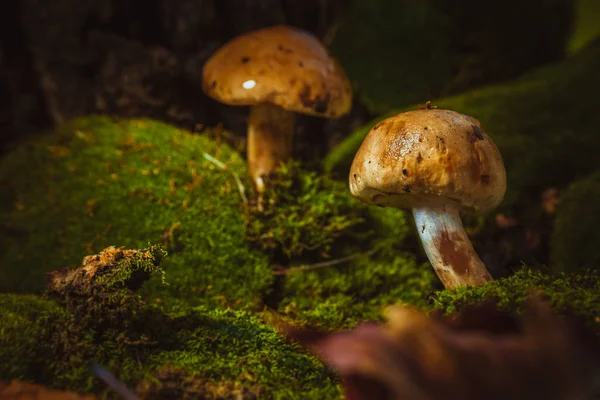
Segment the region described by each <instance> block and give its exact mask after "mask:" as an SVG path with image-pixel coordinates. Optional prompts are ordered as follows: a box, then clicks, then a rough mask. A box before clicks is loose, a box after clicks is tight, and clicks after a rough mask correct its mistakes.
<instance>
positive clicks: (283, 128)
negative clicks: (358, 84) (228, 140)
mask: <svg viewBox="0 0 600 400" xmlns="http://www.w3.org/2000/svg"><path fill="white" fill-rule="evenodd" d="M202 80H203V90H204V92H205V93H206V94H207V95H208V96H210V97H212V98H213V99H215V100H217V101H219V102H221V103H225V104H228V105H237V106H251V109H250V115H249V118H248V132H247V134H248V146H247V155H248V166H249V169H250V175H251V176H252V179H253V182H254V185H255V188H256V189H257V191H258V193H259V194H260V193H263V192H264V190H265V178H267V177H268V176H269V175H270V174H272V173H273V172H274V171H275V170H276V169H277V168H278V167H279V165H280V164H281V163H282V162H285V161H286V160H287V159H288V158H289V157H290V156H291V153H292V139H293V135H294V127H295V113H300V114H306V115H311V116H318V117H325V118H339V117H341V116H343V115H345V114H347V113H348V112H349V111H350V108H351V104H352V89H351V87H350V82H349V81H348V78H347V77H346V74H345V73H344V71H343V70H342V68H341V67H340V65H339V64H338V63H337V61H336V60H334V59H333V58H331V57H330V56H329V54H328V52H327V49H326V48H325V46H324V45H323V44H322V43H321V42H320V41H319V40H318V39H317V38H316V37H314V36H313V35H311V34H310V33H308V32H305V31H302V30H300V29H297V28H293V27H290V26H273V27H269V28H264V29H260V30H257V31H253V32H249V33H246V34H244V35H241V36H238V37H236V38H234V39H232V40H231V41H230V42H228V43H226V44H225V45H224V46H223V47H221V48H220V49H218V50H217V51H216V52H215V53H214V54H213V55H212V57H211V58H210V59H209V60H208V61H207V62H206V64H205V65H204V68H203V71H202Z"/></svg>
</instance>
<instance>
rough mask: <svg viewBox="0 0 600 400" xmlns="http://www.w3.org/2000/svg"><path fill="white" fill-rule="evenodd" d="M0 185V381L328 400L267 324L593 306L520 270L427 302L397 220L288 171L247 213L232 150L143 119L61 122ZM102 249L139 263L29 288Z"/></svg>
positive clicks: (593, 311) (5, 163) (11, 162)
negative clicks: (533, 295)
mask: <svg viewBox="0 0 600 400" xmlns="http://www.w3.org/2000/svg"><path fill="white" fill-rule="evenodd" d="M234 174H236V176H237V178H239V181H238V180H236V176H234ZM0 182H1V183H2V187H3V188H6V191H5V192H4V193H5V194H6V196H3V197H2V200H1V202H0V215H1V218H0V239H1V240H0V246H1V247H2V248H1V249H0V250H1V251H0V265H1V266H2V268H1V269H0V276H1V278H2V279H1V280H0V282H1V283H0V292H1V293H0V319H1V320H2V321H3V324H2V325H1V329H0V359H2V360H8V361H7V362H3V363H2V365H1V366H0V379H2V380H9V379H23V380H27V381H32V382H36V383H42V384H46V385H49V386H51V387H56V388H64V389H72V390H78V391H82V392H90V393H95V394H101V395H103V394H106V395H108V396H109V397H111V396H113V395H112V394H110V393H111V392H110V391H108V392H107V389H106V387H105V386H104V385H103V384H102V383H101V382H100V381H99V380H98V379H97V378H95V377H94V375H93V374H92V373H91V372H90V370H89V368H88V367H89V363H92V362H93V363H97V364H100V365H102V366H104V367H105V368H107V369H108V370H109V371H111V372H113V373H114V374H115V375H116V376H117V377H118V378H119V379H121V380H123V381H124V382H125V383H126V384H127V385H128V386H130V387H131V388H133V389H135V391H136V392H137V393H138V394H141V395H142V396H148V397H147V398H153V397H152V396H156V395H157V394H160V395H161V396H163V397H168V396H171V398H184V397H185V396H204V398H234V397H235V398H255V397H256V396H260V398H286V399H287V398H311V399H312V398H321V399H334V398H339V395H340V382H339V380H338V378H337V377H336V376H335V375H334V374H333V373H332V372H331V371H329V370H328V369H327V368H326V367H325V366H324V365H323V364H322V363H321V362H319V361H318V360H317V359H315V358H314V357H313V356H311V355H309V354H307V353H306V352H305V351H304V350H303V349H301V348H299V347H298V346H296V345H293V344H291V343H289V342H287V341H286V340H284V338H283V337H282V336H281V334H280V333H279V332H278V329H277V321H281V319H283V320H285V321H287V322H291V323H294V324H300V325H313V326H314V325H318V326H321V327H325V328H328V329H335V328H341V327H349V326H353V325H355V324H356V323H357V322H360V321H363V320H367V319H368V320H373V319H375V320H377V319H379V318H380V311H381V310H382V308H383V307H385V306H387V305H389V304H394V303H398V302H401V303H406V304H412V305H415V306H418V307H420V308H423V309H428V310H429V309H436V308H442V309H445V310H447V311H452V310H455V309H460V307H462V306H463V305H468V304H470V303H473V302H477V301H481V300H482V299H485V298H495V299H498V300H500V301H501V304H503V305H504V306H505V307H507V308H510V309H514V310H518V309H519V305H520V304H521V300H523V299H524V298H525V296H526V294H527V292H528V291H529V290H530V289H531V288H535V287H538V288H542V289H547V290H548V293H549V296H550V298H551V299H552V304H553V305H554V306H555V308H556V309H557V310H559V311H565V310H566V309H567V308H569V309H574V310H576V311H577V313H578V314H580V315H582V316H583V317H584V318H586V320H587V321H588V322H589V321H594V318H595V316H597V315H598V313H599V311H600V304H599V298H600V294H599V293H600V290H598V279H597V277H595V276H593V277H592V276H587V275H577V276H572V275H564V276H562V277H558V276H557V275H549V274H548V273H546V272H542V271H535V270H523V272H519V273H518V274H517V275H514V276H513V277H511V278H509V279H506V280H501V281H496V282H492V283H491V284H489V285H486V286H484V287H482V288H477V289H464V290H461V291H458V292H456V293H453V294H450V293H448V292H445V291H440V289H441V286H440V284H439V282H438V281H437V278H436V277H435V276H434V274H433V272H432V270H431V268H430V266H429V264H428V263H427V262H425V261H424V258H423V257H422V255H421V253H420V249H419V245H418V242H417V240H416V237H415V235H414V231H413V225H412V222H411V220H410V214H407V213H406V212H403V211H400V210H393V209H387V208H372V207H366V206H364V205H363V204H361V203H360V202H358V201H357V200H356V199H353V198H352V197H351V196H350V195H349V193H348V189H347V185H346V182H345V181H336V180H334V179H332V178H331V177H329V176H327V175H323V174H320V173H317V172H315V171H306V170H303V169H302V167H300V166H299V165H298V164H296V163H290V164H289V165H286V166H285V167H284V168H282V170H281V171H280V173H279V174H278V175H277V176H276V177H275V178H274V179H273V181H272V189H271V190H270V191H269V192H268V193H267V194H266V195H265V200H266V202H265V204H266V207H265V208H264V210H261V211H259V210H257V209H255V208H253V207H252V203H251V202H249V203H245V202H244V196H242V195H241V194H240V191H239V189H240V187H239V185H238V183H241V185H242V187H244V188H245V192H244V193H245V196H247V197H249V198H250V199H252V196H253V193H252V192H251V190H250V185H249V180H248V178H247V170H246V166H245V163H244V161H243V159H242V157H241V156H240V154H239V153H237V152H235V151H234V150H232V149H231V148H229V147H228V146H227V145H225V144H223V143H220V142H219V140H218V139H217V140H213V139H210V138H209V135H208V134H201V135H198V134H190V133H188V132H184V131H181V130H178V129H175V128H173V127H171V126H168V125H165V124H162V123H159V122H156V121H151V120H116V119H111V118H106V117H90V118H86V119H80V120H76V121H72V122H70V123H67V124H65V125H63V126H62V127H60V128H59V129H58V130H57V131H56V132H53V133H48V134H46V135H43V136H40V137H38V138H35V139H33V140H31V141H28V142H26V143H23V144H22V145H20V146H18V147H17V148H16V149H15V150H14V151H12V152H11V153H9V154H8V155H7V156H6V157H5V158H4V159H3V160H2V161H0ZM149 243H153V244H152V245H150V246H149ZM110 245H118V246H125V248H126V249H143V250H140V251H138V252H135V251H133V252H124V253H123V254H122V255H120V256H119V257H117V258H116V260H117V261H115V262H109V263H108V264H110V265H111V268H112V269H109V270H108V272H103V273H102V274H100V275H99V277H98V278H97V279H96V280H94V279H92V280H91V281H90V280H89V279H87V278H85V279H83V278H81V279H83V281H78V280H74V281H73V282H88V283H89V282H92V283H93V284H94V285H96V286H93V290H89V289H86V290H83V289H82V286H81V285H75V284H73V283H70V284H68V285H64V284H61V285H58V286H57V285H56V284H54V285H50V286H46V283H47V280H48V279H51V281H52V277H57V276H58V277H65V276H70V275H68V274H66V275H65V273H63V272H58V273H57V272H53V273H52V274H51V275H48V276H46V275H45V274H46V273H48V272H50V271H55V270H57V269H59V268H62V267H67V266H77V265H80V264H81V263H82V259H83V257H84V256H86V255H90V254H95V253H98V252H99V251H100V250H102V249H104V248H105V247H107V246H110ZM115 251H116V250H115ZM119 254H120V253H119ZM136 254H137V256H136ZM100 259H102V258H100ZM86 260H87V261H84V264H86V263H92V262H94V260H95V258H91V259H90V258H88V259H86ZM86 265H87V264H86ZM526 271H532V272H526ZM141 272H143V273H144V279H141V280H140V278H139V276H140V275H139V274H140V273H141ZM148 274H150V275H151V276H146V275H148ZM61 279H62V278H61ZM86 279H87V280H86ZM60 282H63V281H62V280H61V281H60ZM134 283H135V284H134ZM57 288H62V289H60V290H58V289H57ZM65 288H67V289H65ZM83 288H84V289H85V286H84V287H83ZM65 290H66V291H65ZM84 299H85V301H84ZM236 396H237V397H236ZM144 398H146V397H144ZM154 398H155V397H154Z"/></svg>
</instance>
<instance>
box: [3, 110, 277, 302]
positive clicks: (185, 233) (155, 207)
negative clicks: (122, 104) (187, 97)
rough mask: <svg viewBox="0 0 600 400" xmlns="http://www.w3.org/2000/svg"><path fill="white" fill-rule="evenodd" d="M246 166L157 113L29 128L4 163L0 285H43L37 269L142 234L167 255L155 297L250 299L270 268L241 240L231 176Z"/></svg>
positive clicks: (137, 243)
mask: <svg viewBox="0 0 600 400" xmlns="http://www.w3.org/2000/svg"><path fill="white" fill-rule="evenodd" d="M207 155H208V158H210V157H214V158H216V159H217V160H219V161H221V162H222V163H224V164H225V165H226V166H227V168H228V169H226V170H223V169H221V168H219V167H218V166H217V165H215V164H214V163H213V162H211V161H210V160H209V159H207V157H205V156H207ZM245 171H246V169H245V162H244V160H243V159H242V158H241V157H240V155H239V154H238V153H236V152H234V151H233V150H232V149H231V148H229V147H227V146H226V145H224V144H216V142H215V141H212V140H210V139H208V138H207V137H206V136H201V135H191V134H189V133H187V132H182V131H180V130H178V129H176V128H173V127H171V126H168V125H165V124H162V123H158V122H155V121H148V120H133V121H115V120H111V119H109V118H102V117H95V118H88V119H80V120H76V121H73V122H71V123H67V124H66V125H64V126H62V127H60V128H59V129H58V131H56V132H54V133H52V134H47V135H45V136H43V137H39V138H36V139H34V140H32V141H30V142H28V143H26V144H24V145H22V146H20V147H18V148H17V149H16V150H14V151H13V152H11V153H10V154H7V155H6V156H5V157H4V158H3V159H2V161H1V162H0V187H2V191H3V193H2V196H1V197H0V265H1V266H2V268H1V269H0V290H2V291H7V290H10V291H21V292H24V291H32V290H39V289H41V288H42V286H43V283H44V273H45V272H48V271H50V270H53V269H57V268H61V267H65V266H69V265H76V264H77V263H78V262H79V261H80V260H81V258H82V257H83V256H84V255H86V254H92V253H95V252H97V251H98V250H100V249H102V248H104V247H106V246H109V245H117V246H126V247H128V248H139V247H144V246H145V245H146V244H147V243H148V242H149V241H150V242H153V243H164V244H165V245H166V246H167V249H168V251H169V253H170V255H171V256H170V257H169V259H168V260H166V261H165V268H167V269H168V270H169V285H168V286H166V287H163V286H161V285H160V282H159V280H157V282H155V283H154V284H153V283H151V284H150V285H149V286H148V288H147V292H148V293H151V294H152V295H153V296H156V297H158V298H160V299H162V300H163V301H165V300H166V301H173V299H185V300H189V301H191V303H200V302H205V303H211V304H213V303H214V304H217V303H218V304H222V303H231V304H233V303H235V302H236V301H238V300H239V299H242V300H243V302H242V303H243V304H244V305H252V304H256V303H258V302H259V300H260V297H261V296H262V294H263V293H265V292H266V291H268V290H269V287H270V285H271V283H272V275H271V270H270V266H269V263H268V260H267V257H266V256H264V255H263V254H262V253H261V252H260V251H258V250H255V249H253V248H251V247H250V246H248V245H247V241H246V239H245V229H244V224H243V220H242V214H241V211H240V206H241V204H242V198H241V196H240V193H239V192H238V187H237V185H236V181H235V179H234V177H233V175H232V173H233V172H237V173H238V174H241V175H243V174H245Z"/></svg>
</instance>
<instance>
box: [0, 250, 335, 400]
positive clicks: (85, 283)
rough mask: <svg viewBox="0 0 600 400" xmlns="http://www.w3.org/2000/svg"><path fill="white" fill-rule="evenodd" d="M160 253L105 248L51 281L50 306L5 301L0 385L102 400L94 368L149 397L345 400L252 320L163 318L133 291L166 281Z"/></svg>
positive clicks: (198, 314) (307, 360) (201, 313)
mask: <svg viewBox="0 0 600 400" xmlns="http://www.w3.org/2000/svg"><path fill="white" fill-rule="evenodd" d="M161 251H162V250H161V249H160V248H158V247H151V248H149V249H148V250H143V251H130V250H126V251H123V250H119V249H114V248H112V249H111V248H108V249H105V250H104V251H103V252H101V253H100V254H99V255H98V256H94V257H93V258H91V259H90V258H89V257H88V258H86V259H85V260H84V264H83V265H82V266H81V267H78V268H76V269H74V270H70V271H69V273H67V274H65V273H63V272H61V271H58V272H57V273H56V274H54V275H53V279H52V280H51V282H50V284H49V286H48V289H49V291H50V293H51V296H52V298H49V297H47V296H39V295H23V294H5V293H3V294H0V318H1V320H2V321H3V324H2V329H0V358H1V359H2V363H0V379H2V380H11V379H23V380H27V381H33V382H35V383H41V384H46V385H49V386H51V387H54V388H67V389H70V390H77V391H82V392H92V393H95V394H98V393H102V392H103V391H105V390H106V388H105V386H104V384H103V383H102V382H101V381H100V380H98V379H97V378H96V377H94V375H93V374H92V371H91V370H90V369H89V366H90V363H94V364H100V365H102V366H104V367H105V368H107V369H108V370H109V371H111V372H113V373H114V374H115V375H116V376H117V377H118V378H119V379H121V380H122V381H123V382H124V383H126V384H127V385H129V386H130V387H132V388H136V387H137V388H138V391H139V392H142V393H145V394H146V395H148V397H147V398H157V397H156V396H157V393H163V394H166V393H169V392H170V393H171V394H173V393H175V394H177V393H182V392H186V391H189V390H193V392H192V395H193V394H194V393H195V394H196V395H199V394H203V397H202V398H234V397H235V396H234V395H235V394H236V393H237V394H241V393H246V394H247V395H248V396H246V397H243V398H256V396H257V395H261V398H263V397H264V398H300V397H302V396H304V395H306V396H309V398H336V397H337V396H339V388H338V387H337V380H336V378H335V377H334V376H333V375H332V374H331V372H329V371H328V370H327V369H326V368H325V367H324V366H323V365H322V364H321V363H320V362H319V361H317V360H316V359H315V358H313V357H312V356H310V355H308V354H306V353H303V352H302V351H300V349H299V348H297V347H296V346H293V345H291V344H289V343H287V342H286V341H285V340H284V339H283V338H282V337H281V336H280V335H279V334H278V333H277V332H276V331H275V330H274V329H273V328H271V327H269V326H268V325H266V324H264V323H262V322H261V321H260V320H259V318H258V317H256V316H254V315H252V314H250V313H248V312H246V311H233V310H220V311H218V310H217V311H207V310H205V309H193V308H185V309H183V308H180V309H179V312H177V313H165V312H164V311H162V310H160V309H159V308H158V307H156V306H155V305H153V304H149V303H147V302H145V301H143V300H142V298H141V297H139V296H138V295H137V294H136V293H135V292H133V291H132V290H130V289H129V287H131V286H132V284H133V283H134V282H135V281H136V279H137V278H136V276H137V274H138V273H140V272H151V271H153V270H154V271H155V272H159V271H158V270H157V268H156V264H157V263H158V262H159V261H160V255H161ZM90 271H91V272H90ZM90 275H91V276H92V277H91V278H90ZM117 276H119V277H121V278H122V279H119V280H118V282H121V284H117V281H115V280H114V279H112V278H114V277H117ZM135 286H139V285H135ZM57 287H60V288H62V290H59V291H57V290H56V288H57ZM82 293H85V296H84V297H82V296H81V295H82ZM174 384H179V385H180V386H178V387H173V385H174ZM178 391H179V392H178ZM263 395H264V396H263ZM183 397H184V396H181V397H177V398H183ZM169 398H172V397H169ZM235 398H239V397H235Z"/></svg>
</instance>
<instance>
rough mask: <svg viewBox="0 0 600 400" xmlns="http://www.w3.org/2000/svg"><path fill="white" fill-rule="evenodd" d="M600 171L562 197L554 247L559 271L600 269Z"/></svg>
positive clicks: (552, 255) (555, 266)
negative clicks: (599, 248)
mask: <svg viewBox="0 0 600 400" xmlns="http://www.w3.org/2000/svg"><path fill="white" fill-rule="evenodd" d="M599 243H600V171H597V172H595V173H593V174H592V175H590V176H588V177H586V178H583V179H581V180H578V181H576V182H575V183H573V184H572V185H571V186H569V187H568V188H567V189H566V190H565V191H564V192H563V193H562V194H561V195H560V198H559V203H558V208H557V211H556V220H555V222H554V231H553V233H552V241H551V246H550V259H551V266H552V268H553V269H554V270H557V271H569V270H580V269H598V268H600V253H599V252H598V244H599Z"/></svg>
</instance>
